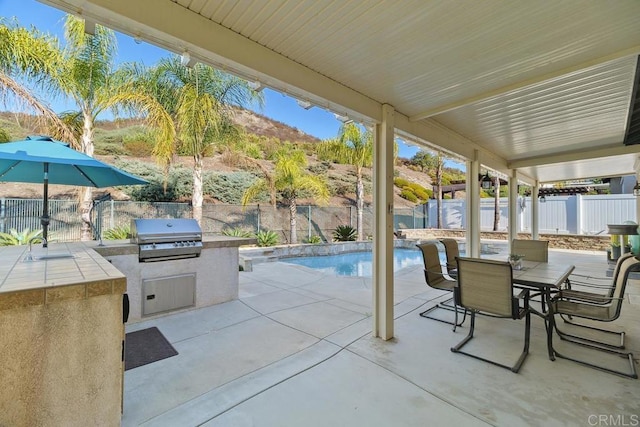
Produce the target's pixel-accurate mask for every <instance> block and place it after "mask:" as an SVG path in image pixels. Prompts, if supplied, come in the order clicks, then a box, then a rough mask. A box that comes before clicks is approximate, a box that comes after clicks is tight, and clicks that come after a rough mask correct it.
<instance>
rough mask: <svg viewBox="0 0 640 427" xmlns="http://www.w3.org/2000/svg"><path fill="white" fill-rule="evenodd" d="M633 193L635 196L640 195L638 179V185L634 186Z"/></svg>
mask: <svg viewBox="0 0 640 427" xmlns="http://www.w3.org/2000/svg"><path fill="white" fill-rule="evenodd" d="M633 195H634V196H636V197H637V196H640V182H637V181H636V186H635V187H633Z"/></svg>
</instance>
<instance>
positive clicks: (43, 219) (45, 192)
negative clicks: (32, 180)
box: [40, 163, 49, 248]
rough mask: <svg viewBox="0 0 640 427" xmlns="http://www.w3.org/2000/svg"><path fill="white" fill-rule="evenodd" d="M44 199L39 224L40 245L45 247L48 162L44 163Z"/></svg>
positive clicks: (47, 215) (47, 212)
mask: <svg viewBox="0 0 640 427" xmlns="http://www.w3.org/2000/svg"><path fill="white" fill-rule="evenodd" d="M43 182H44V201H43V204H42V217H41V218H40V224H42V247H43V248H46V247H47V245H48V240H47V232H48V231H49V163H45V164H44V179H43Z"/></svg>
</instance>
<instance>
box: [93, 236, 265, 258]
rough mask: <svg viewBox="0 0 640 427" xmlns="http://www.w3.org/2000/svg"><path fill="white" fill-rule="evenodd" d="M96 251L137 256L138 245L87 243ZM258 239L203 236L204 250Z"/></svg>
mask: <svg viewBox="0 0 640 427" xmlns="http://www.w3.org/2000/svg"><path fill="white" fill-rule="evenodd" d="M85 244H86V245H87V246H88V247H91V248H92V249H95V251H96V252H98V253H99V254H100V255H102V256H105V257H108V256H115V255H137V254H138V245H137V244H136V243H131V242H130V241H129V240H104V241H103V242H102V246H100V245H99V243H98V242H95V241H94V242H87V243H85ZM255 244H256V239H254V238H245V237H230V236H208V235H206V234H205V235H203V236H202V249H214V248H237V247H240V246H244V245H255Z"/></svg>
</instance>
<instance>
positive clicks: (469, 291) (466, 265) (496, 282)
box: [451, 258, 531, 372]
mask: <svg viewBox="0 0 640 427" xmlns="http://www.w3.org/2000/svg"><path fill="white" fill-rule="evenodd" d="M457 265H458V292H456V293H455V294H454V295H455V297H456V304H457V305H459V306H460V307H462V308H464V309H465V310H469V311H470V312H471V326H470V328H469V334H468V335H467V336H466V337H465V338H464V339H463V340H462V341H461V342H460V343H459V344H458V345H456V346H455V347H452V348H451V351H452V352H454V353H462V354H465V355H467V356H471V357H474V358H476V359H479V360H482V361H485V362H488V363H491V364H493V365H496V366H500V367H502V368H506V369H510V370H511V371H512V372H518V371H519V370H520V367H521V366H522V364H523V362H524V360H525V358H526V357H527V354H529V337H530V335H531V311H530V310H529V290H523V291H522V292H520V294H518V295H517V296H514V295H513V271H512V269H511V264H509V263H508V262H501V261H493V260H487V259H480V258H458V263H457ZM520 300H522V301H523V305H522V306H520ZM478 313H479V314H488V315H490V316H492V317H499V318H505V319H522V318H523V317H524V318H525V333H524V348H523V350H522V353H521V354H520V357H519V358H518V360H517V362H516V363H515V365H513V366H507V365H503V364H501V363H498V362H495V361H493V360H489V359H485V358H483V357H480V356H477V355H474V354H471V353H466V352H464V351H462V350H461V349H462V347H464V345H465V344H467V343H468V342H469V341H470V340H471V339H472V338H473V333H474V331H475V320H476V314H478Z"/></svg>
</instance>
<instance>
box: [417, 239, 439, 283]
mask: <svg viewBox="0 0 640 427" xmlns="http://www.w3.org/2000/svg"><path fill="white" fill-rule="evenodd" d="M417 246H418V248H420V251H422V259H423V260H424V278H425V280H426V281H427V285H429V286H431V287H432V288H439V285H440V284H442V283H443V282H445V278H444V276H443V274H442V266H441V265H440V254H439V253H438V247H437V246H436V245H435V244H434V243H424V244H422V245H417Z"/></svg>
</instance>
